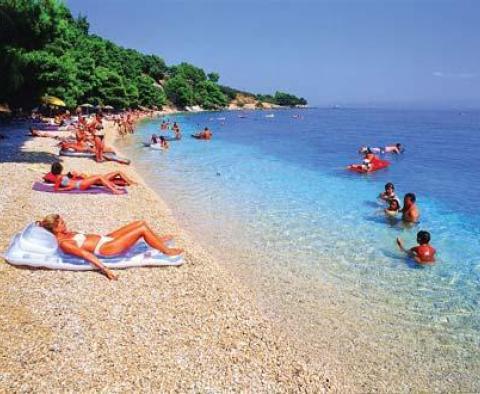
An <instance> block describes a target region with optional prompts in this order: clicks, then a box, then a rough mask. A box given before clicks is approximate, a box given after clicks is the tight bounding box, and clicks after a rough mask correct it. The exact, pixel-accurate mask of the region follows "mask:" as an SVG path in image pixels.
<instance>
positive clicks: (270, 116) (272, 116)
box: [265, 114, 275, 118]
mask: <svg viewBox="0 0 480 394" xmlns="http://www.w3.org/2000/svg"><path fill="white" fill-rule="evenodd" d="M265 117H266V118H274V117H275V115H274V114H268V115H265Z"/></svg>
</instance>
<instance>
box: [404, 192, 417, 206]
mask: <svg viewBox="0 0 480 394" xmlns="http://www.w3.org/2000/svg"><path fill="white" fill-rule="evenodd" d="M403 201H404V203H411V204H415V201H417V197H415V193H407V194H405V197H404V198H403Z"/></svg>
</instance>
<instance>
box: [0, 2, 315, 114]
mask: <svg viewBox="0 0 480 394" xmlns="http://www.w3.org/2000/svg"><path fill="white" fill-rule="evenodd" d="M219 78H220V77H219V75H218V74H217V73H214V72H211V73H208V74H207V73H206V72H205V71H204V70H202V69H201V68H199V67H196V66H194V65H191V64H188V63H181V64H179V65H174V66H170V67H169V66H167V65H166V64H165V61H164V60H163V59H162V58H160V57H159V56H156V55H145V54H142V53H140V52H138V51H136V50H134V49H126V48H123V47H121V46H119V45H116V44H114V43H113V42H111V41H109V40H105V39H103V38H101V37H99V36H97V35H94V34H90V33H89V24H88V21H87V19H86V18H85V17H83V16H78V17H77V18H74V17H73V16H72V14H71V12H70V10H69V9H68V8H67V7H66V6H65V4H64V3H63V2H61V1H59V0H0V103H1V102H6V103H8V104H9V105H10V106H11V107H13V108H17V107H23V108H32V107H34V106H36V105H38V103H39V100H40V98H41V97H42V96H44V95H51V96H56V97H60V98H61V99H63V100H64V101H65V103H66V104H67V106H68V107H75V106H76V105H79V104H83V103H89V104H93V105H107V104H108V105H112V106H114V107H115V108H117V109H122V108H129V107H130V108H137V107H139V106H144V107H161V106H163V105H165V104H172V105H175V106H177V107H179V108H184V107H186V106H192V105H199V106H201V107H202V108H205V109H220V108H224V107H225V106H227V105H228V103H229V102H230V101H231V100H232V94H233V95H234V96H233V98H234V97H235V95H236V92H240V91H238V90H236V89H232V88H229V87H225V86H221V85H219V84H218V81H219ZM242 93H246V94H249V95H252V96H255V97H257V96H256V95H253V94H251V93H247V92H242ZM258 99H265V101H268V102H272V103H275V104H278V105H297V104H306V101H305V100H304V99H299V98H297V97H295V96H293V95H290V94H287V93H280V92H277V93H276V94H275V95H274V96H270V95H263V96H262V95H259V96H258Z"/></svg>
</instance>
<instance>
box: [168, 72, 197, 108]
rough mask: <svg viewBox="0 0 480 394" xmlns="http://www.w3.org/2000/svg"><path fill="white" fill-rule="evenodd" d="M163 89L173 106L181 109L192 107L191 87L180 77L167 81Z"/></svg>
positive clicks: (192, 93)
mask: <svg viewBox="0 0 480 394" xmlns="http://www.w3.org/2000/svg"><path fill="white" fill-rule="evenodd" d="M164 88H165V93H166V95H167V97H168V99H169V100H170V101H171V102H172V103H173V104H175V105H177V106H179V107H181V108H184V107H186V106H187V105H193V103H194V92H193V89H192V86H191V85H190V84H189V83H188V82H187V81H186V80H185V79H184V78H183V77H182V76H181V75H177V76H175V77H173V78H170V79H168V80H167V82H166V83H165V86H164Z"/></svg>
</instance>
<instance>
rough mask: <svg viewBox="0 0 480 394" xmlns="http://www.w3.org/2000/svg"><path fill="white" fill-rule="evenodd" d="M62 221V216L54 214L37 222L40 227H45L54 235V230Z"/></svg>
mask: <svg viewBox="0 0 480 394" xmlns="http://www.w3.org/2000/svg"><path fill="white" fill-rule="evenodd" d="M59 221H60V215H58V214H56V213H52V214H50V215H47V216H45V217H44V218H43V220H41V221H39V222H37V224H38V225H39V226H40V227H43V228H44V229H45V230H48V231H50V232H51V233H52V234H53V229H54V228H55V227H57V225H58V222H59Z"/></svg>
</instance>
